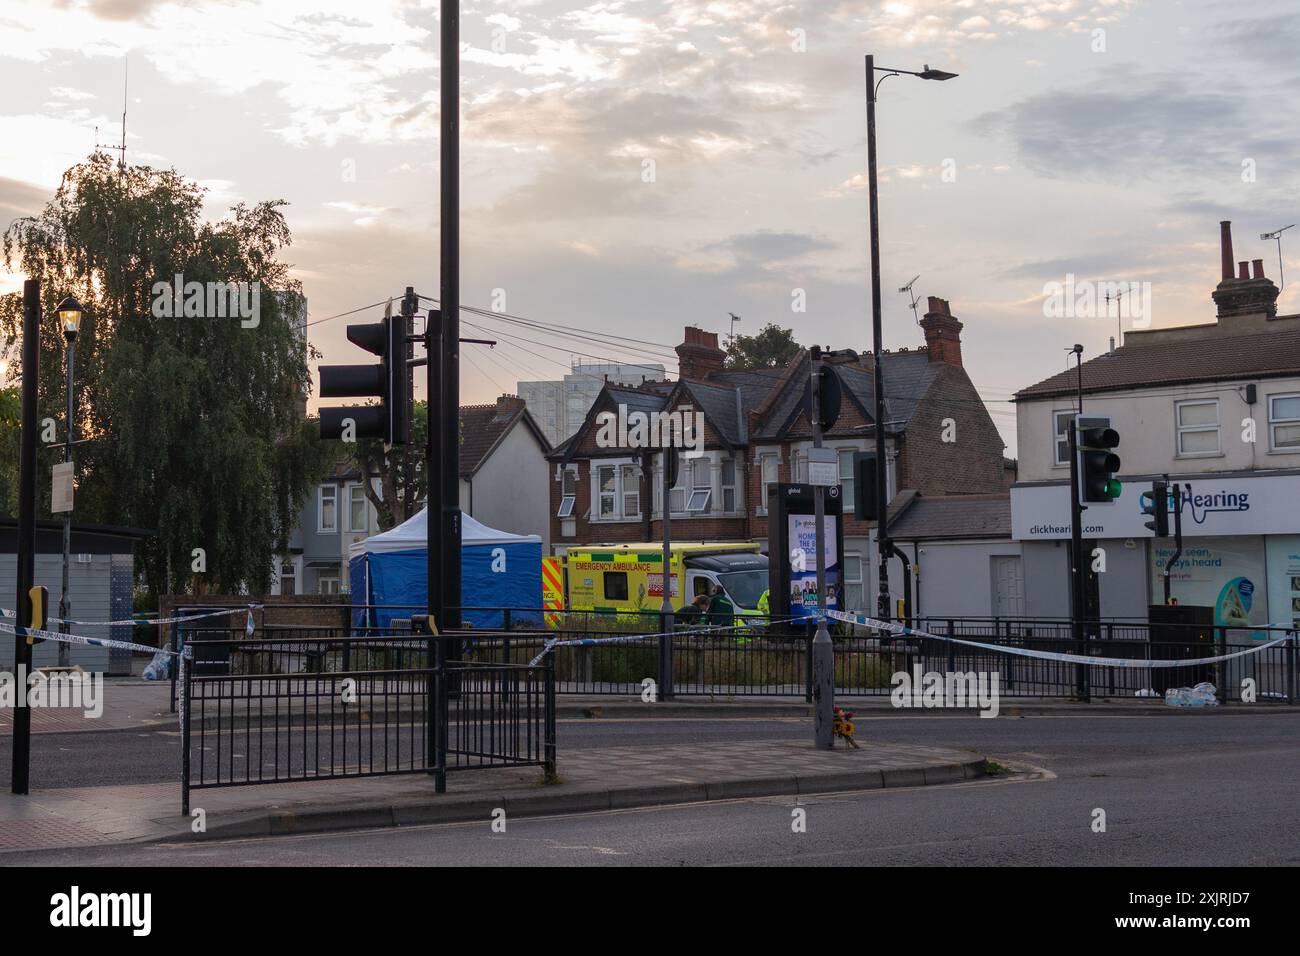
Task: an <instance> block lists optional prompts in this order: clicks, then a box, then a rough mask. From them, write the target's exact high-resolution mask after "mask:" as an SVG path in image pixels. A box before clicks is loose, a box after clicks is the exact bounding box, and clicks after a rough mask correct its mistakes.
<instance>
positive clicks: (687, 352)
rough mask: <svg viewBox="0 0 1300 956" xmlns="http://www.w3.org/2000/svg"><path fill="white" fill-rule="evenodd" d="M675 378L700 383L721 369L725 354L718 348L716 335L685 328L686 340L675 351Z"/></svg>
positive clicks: (688, 327)
mask: <svg viewBox="0 0 1300 956" xmlns="http://www.w3.org/2000/svg"><path fill="white" fill-rule="evenodd" d="M675 351H676V352H677V377H678V378H680V379H682V380H683V381H688V382H702V381H704V380H705V379H707V378H708V377H709V376H710V375H711V374H713V373H714V372H717V371H720V370H721V369H722V365H723V363H724V362H725V361H726V358H727V353H726V352H724V351H722V349H720V348H719V347H718V333H717V332H705V331H704V330H703V329H700V328H696V327H695V326H693V325H688V326H686V338H685V341H683V342H682V344H681V345H679V346H677V348H676V349H675Z"/></svg>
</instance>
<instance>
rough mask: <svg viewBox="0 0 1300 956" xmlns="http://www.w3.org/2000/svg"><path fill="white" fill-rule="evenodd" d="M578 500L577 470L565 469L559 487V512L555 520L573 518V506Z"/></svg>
mask: <svg viewBox="0 0 1300 956" xmlns="http://www.w3.org/2000/svg"><path fill="white" fill-rule="evenodd" d="M577 500H578V469H576V468H565V469H564V477H563V479H562V482H561V485H560V510H559V511H558V512H556V515H555V516H556V517H557V518H571V517H573V505H574V502H576V501H577Z"/></svg>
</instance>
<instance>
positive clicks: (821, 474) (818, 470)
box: [808, 448, 840, 488]
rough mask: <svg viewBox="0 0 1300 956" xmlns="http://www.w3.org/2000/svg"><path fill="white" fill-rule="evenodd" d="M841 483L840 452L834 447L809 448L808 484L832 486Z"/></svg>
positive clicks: (824, 486)
mask: <svg viewBox="0 0 1300 956" xmlns="http://www.w3.org/2000/svg"><path fill="white" fill-rule="evenodd" d="M839 483H840V454H839V452H838V451H836V450H835V449H834V448H810V449H808V484H810V485H812V486H813V487H817V486H818V485H820V486H821V487H823V488H830V487H832V486H834V485H838V484H839Z"/></svg>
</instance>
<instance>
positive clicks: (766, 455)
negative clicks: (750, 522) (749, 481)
mask: <svg viewBox="0 0 1300 956" xmlns="http://www.w3.org/2000/svg"><path fill="white" fill-rule="evenodd" d="M756 464H757V465H758V513H759V514H761V515H765V514H767V484H768V482H767V466H768V465H769V464H770V465H771V466H772V481H774V482H776V481H780V480H781V455H780V453H779V452H760V453H759V455H758V461H757V462H756Z"/></svg>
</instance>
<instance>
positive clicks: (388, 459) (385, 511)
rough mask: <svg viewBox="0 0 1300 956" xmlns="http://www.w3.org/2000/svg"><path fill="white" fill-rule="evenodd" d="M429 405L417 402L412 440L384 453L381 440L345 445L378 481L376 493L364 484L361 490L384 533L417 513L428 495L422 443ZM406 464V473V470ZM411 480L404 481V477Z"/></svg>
mask: <svg viewBox="0 0 1300 956" xmlns="http://www.w3.org/2000/svg"><path fill="white" fill-rule="evenodd" d="M428 407H429V406H428V403H427V402H416V403H415V411H414V414H413V415H412V418H411V441H410V444H407V445H400V446H399V445H395V446H393V447H392V448H390V449H388V450H387V451H385V450H384V443H383V441H382V439H378V438H363V439H361V440H360V441H358V442H357V443H356V444H353V445H345V446H344V448H346V449H348V451H349V452H350V456H349V457H350V459H351V461H352V463H353V464H354V465H356V466H357V469H358V470H360V472H361V473H362V474H363V475H365V476H366V477H368V478H378V479H379V490H377V491H376V490H375V488H374V487H373V486H372V484H371V482H369V481H366V482H364V483H363V487H364V488H365V490H366V498H368V499H369V501H370V503H371V504H372V505H374V506H375V511H377V512H378V513H379V527H380V528H382V529H384V530H387V529H389V528H391V527H393V526H395V525H399V524H401V523H402V522H403V521H405V520H406V519H407V518H410V517H411V516H412V515H414V514H415V513H416V512H417V511H419V510H420V502H422V501H423V500H424V499H425V497H426V496H427V495H428V493H429V482H428V475H427V473H426V471H425V467H424V453H425V442H426V441H427V439H428V435H429V424H428V417H427V416H428ZM408 463H409V470H408ZM408 474H409V475H410V476H411V481H410V482H408V481H407V475H408Z"/></svg>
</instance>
